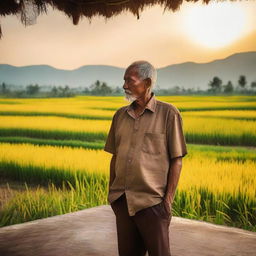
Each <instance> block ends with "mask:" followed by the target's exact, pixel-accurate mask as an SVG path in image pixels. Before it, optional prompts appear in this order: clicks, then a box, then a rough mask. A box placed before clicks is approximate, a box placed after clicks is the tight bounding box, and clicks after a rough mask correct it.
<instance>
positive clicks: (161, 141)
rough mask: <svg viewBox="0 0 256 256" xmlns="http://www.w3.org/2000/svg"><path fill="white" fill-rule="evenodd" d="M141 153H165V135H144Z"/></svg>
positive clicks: (148, 133)
mask: <svg viewBox="0 0 256 256" xmlns="http://www.w3.org/2000/svg"><path fill="white" fill-rule="evenodd" d="M142 151H143V152H144V153H148V154H152V155H159V154H161V153H163V152H164V151H165V134H164V133H150V132H147V133H145V134H144V138H143V143H142Z"/></svg>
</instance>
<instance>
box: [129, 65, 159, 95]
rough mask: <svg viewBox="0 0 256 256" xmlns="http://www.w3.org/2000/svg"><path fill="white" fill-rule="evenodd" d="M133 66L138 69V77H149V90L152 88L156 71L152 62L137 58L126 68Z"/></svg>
mask: <svg viewBox="0 0 256 256" xmlns="http://www.w3.org/2000/svg"><path fill="white" fill-rule="evenodd" d="M133 68H135V69H136V70H137V71H138V76H139V78H140V79H146V78H150V79H151V82H152V83H151V86H150V90H152V89H153V88H154V86H155V84H156V79H157V71H156V69H155V68H154V66H153V65H152V64H150V63H149V62H148V61H145V60H138V61H135V62H133V63H132V64H131V65H130V66H129V67H128V68H127V69H126V70H128V69H133Z"/></svg>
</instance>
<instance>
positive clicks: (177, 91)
mask: <svg viewBox="0 0 256 256" xmlns="http://www.w3.org/2000/svg"><path fill="white" fill-rule="evenodd" d="M154 92H155V93H156V95H186V94H187V95H189V94H237V93H238V94H255V92H256V81H253V82H251V84H250V85H249V83H248V82H247V79H246V77H245V76H244V75H240V76H239V78H238V81H237V84H236V85H233V84H232V82H231V81H228V82H227V84H223V82H222V80H221V78H219V77H218V76H214V77H213V79H212V80H211V81H209V83H208V89H206V90H202V89H200V88H197V89H195V88H186V89H185V88H181V87H179V86H174V87H171V88H167V89H161V88H160V87H159V86H156V88H154ZM0 94H1V95H2V96H5V97H17V98H30V97H33V98H34V97H38V98H41V97H73V96H75V95H94V96H97V95H98V96H110V95H112V96H119V95H123V94H124V93H123V89H122V88H120V87H115V88H112V87H110V86H109V85H108V84H107V83H106V82H101V81H99V80H97V81H95V83H93V84H92V85H90V86H89V87H84V88H83V87H80V88H70V87H69V86H68V85H65V86H48V88H47V89H45V87H44V86H39V85H38V84H29V85H27V86H26V87H25V88H22V89H17V88H16V87H15V86H10V85H7V84H6V83H4V82H3V83H2V84H1V85H0Z"/></svg>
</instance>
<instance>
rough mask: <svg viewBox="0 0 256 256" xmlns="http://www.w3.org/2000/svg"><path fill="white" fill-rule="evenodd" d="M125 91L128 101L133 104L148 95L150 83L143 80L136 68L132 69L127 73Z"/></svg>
mask: <svg viewBox="0 0 256 256" xmlns="http://www.w3.org/2000/svg"><path fill="white" fill-rule="evenodd" d="M123 89H124V90H125V94H126V99H127V100H129V101H130V102H132V101H134V100H136V99H138V98H140V97H142V96H143V95H145V94H146V93H147V90H149V81H148V79H144V80H141V79H140V78H139V76H138V72H137V70H136V68H130V69H128V70H126V71H125V74H124V85H123Z"/></svg>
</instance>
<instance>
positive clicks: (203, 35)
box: [184, 2, 247, 48]
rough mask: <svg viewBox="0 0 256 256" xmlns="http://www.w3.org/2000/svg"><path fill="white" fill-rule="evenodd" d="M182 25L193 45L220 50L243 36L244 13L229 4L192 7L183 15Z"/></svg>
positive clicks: (239, 8)
mask: <svg viewBox="0 0 256 256" xmlns="http://www.w3.org/2000/svg"><path fill="white" fill-rule="evenodd" d="M184 25H185V28H186V32H187V33H188V35H189V38H190V39H191V40H192V41H194V42H195V43H198V44H200V45H202V46H205V47H210V48H220V47H223V46H226V45H229V44H230V43H232V42H234V41H235V40H237V39H239V38H241V37H242V36H244V30H245V27H246V25H247V24H246V12H245V10H244V9H243V8H241V7H238V6H237V5H232V3H229V2H225V3H216V2H215V3H211V4H209V5H200V6H194V7H192V8H189V9H188V10H187V14H186V15H184Z"/></svg>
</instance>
